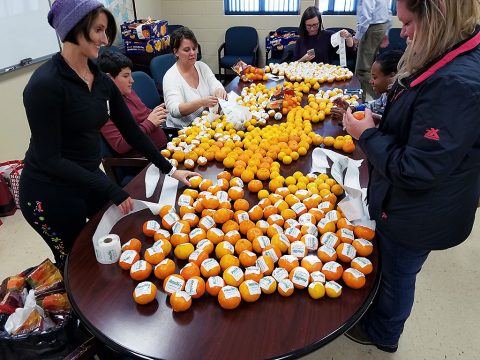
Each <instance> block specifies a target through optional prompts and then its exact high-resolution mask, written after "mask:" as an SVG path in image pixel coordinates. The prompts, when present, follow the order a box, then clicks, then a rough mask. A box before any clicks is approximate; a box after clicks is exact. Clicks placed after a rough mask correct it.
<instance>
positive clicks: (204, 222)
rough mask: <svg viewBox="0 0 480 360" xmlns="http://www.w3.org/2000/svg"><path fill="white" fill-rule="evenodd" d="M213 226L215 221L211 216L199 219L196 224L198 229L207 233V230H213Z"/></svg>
mask: <svg viewBox="0 0 480 360" xmlns="http://www.w3.org/2000/svg"><path fill="white" fill-rule="evenodd" d="M214 226H215V220H213V218H212V217H211V216H204V217H202V218H201V219H200V221H199V222H198V227H199V228H201V229H203V230H205V231H208V230H209V229H211V228H213V227H214Z"/></svg>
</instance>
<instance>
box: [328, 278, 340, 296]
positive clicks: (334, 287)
mask: <svg viewBox="0 0 480 360" xmlns="http://www.w3.org/2000/svg"><path fill="white" fill-rule="evenodd" d="M325 293H326V294H327V296H328V297H330V298H338V297H339V296H340V295H342V285H340V284H339V283H337V282H336V281H327V283H326V284H325Z"/></svg>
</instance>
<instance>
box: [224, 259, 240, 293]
mask: <svg viewBox="0 0 480 360" xmlns="http://www.w3.org/2000/svg"><path fill="white" fill-rule="evenodd" d="M220 261H221V260H220ZM222 277H223V280H225V283H226V284H227V285H231V286H236V287H238V286H239V285H240V284H241V283H242V282H243V280H244V273H243V270H242V269H240V268H239V267H238V266H235V265H232V266H230V267H228V268H227V269H226V270H225V271H224V272H223V276H222Z"/></svg>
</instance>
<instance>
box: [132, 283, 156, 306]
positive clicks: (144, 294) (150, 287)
mask: <svg viewBox="0 0 480 360" xmlns="http://www.w3.org/2000/svg"><path fill="white" fill-rule="evenodd" d="M156 295H157V287H156V286H155V284H153V283H152V282H150V281H143V282H141V283H139V284H138V285H137V286H135V290H133V299H134V300H135V302H136V303H137V304H140V305H145V304H148V303H151V302H152V301H153V300H154V299H155V296H156Z"/></svg>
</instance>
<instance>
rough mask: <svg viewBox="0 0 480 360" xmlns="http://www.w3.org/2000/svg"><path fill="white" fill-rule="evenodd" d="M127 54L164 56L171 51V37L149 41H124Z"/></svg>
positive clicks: (166, 36)
mask: <svg viewBox="0 0 480 360" xmlns="http://www.w3.org/2000/svg"><path fill="white" fill-rule="evenodd" d="M124 43H125V51H126V53H127V54H162V53H165V52H167V51H168V50H169V49H170V35H165V36H162V37H160V38H155V39H150V40H147V41H130V40H124Z"/></svg>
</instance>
